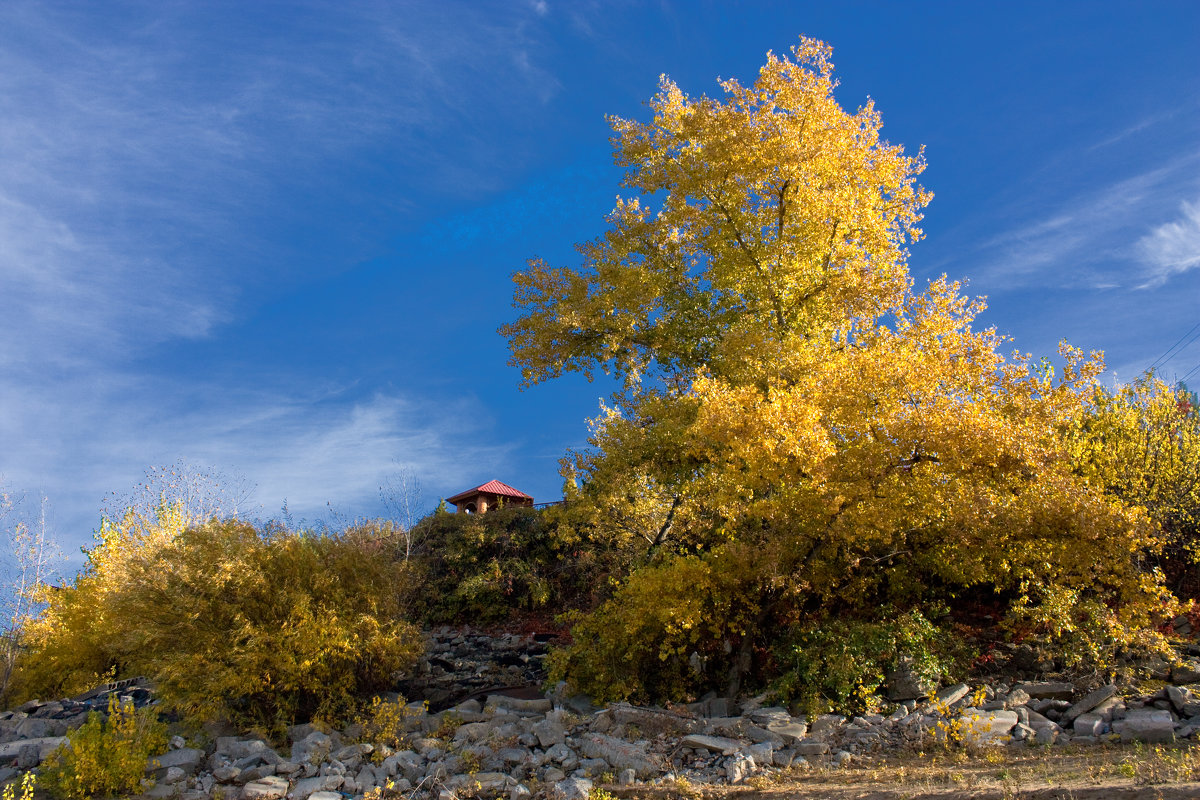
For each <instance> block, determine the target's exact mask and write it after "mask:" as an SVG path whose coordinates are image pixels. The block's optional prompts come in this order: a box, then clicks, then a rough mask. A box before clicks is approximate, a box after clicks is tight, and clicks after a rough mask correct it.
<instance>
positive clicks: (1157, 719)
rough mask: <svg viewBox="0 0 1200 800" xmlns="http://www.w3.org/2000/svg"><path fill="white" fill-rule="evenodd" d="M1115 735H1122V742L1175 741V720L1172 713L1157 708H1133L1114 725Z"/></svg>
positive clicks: (1152, 742)
mask: <svg viewBox="0 0 1200 800" xmlns="http://www.w3.org/2000/svg"><path fill="white" fill-rule="evenodd" d="M1112 729H1113V733H1119V734H1120V735H1121V741H1122V742H1132V741H1139V742H1146V743H1148V744H1157V743H1160V742H1173V741H1175V720H1174V719H1172V718H1171V712H1170V711H1164V710H1162V709H1157V708H1131V709H1130V710H1129V713H1128V714H1127V715H1126V716H1125V719H1122V720H1116V721H1114V722H1113V724H1112Z"/></svg>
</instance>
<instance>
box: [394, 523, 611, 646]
mask: <svg viewBox="0 0 1200 800" xmlns="http://www.w3.org/2000/svg"><path fill="white" fill-rule="evenodd" d="M412 538H413V540H414V541H416V542H418V543H419V546H418V548H417V549H416V552H415V554H414V555H413V557H412V559H411V560H410V562H409V563H410V566H411V568H412V569H413V570H414V572H415V573H416V574H415V576H414V582H413V584H412V586H413V587H414V589H415V591H413V593H412V603H413V606H414V609H416V608H420V610H421V612H422V615H423V616H424V617H425V618H426V619H428V620H430V621H436V622H449V621H469V622H477V621H484V622H494V621H498V620H501V619H506V618H509V617H510V616H512V615H513V614H514V613H522V612H538V611H546V610H551V611H554V612H558V611H561V610H563V609H564V608H570V607H576V606H577V605H578V604H581V603H582V604H585V605H590V598H591V595H592V594H593V593H594V592H595V591H596V590H597V589H600V590H602V589H603V588H604V587H605V586H606V584H607V581H606V575H607V571H608V569H609V568H610V567H609V566H608V565H607V564H606V560H605V556H604V553H603V552H602V551H601V550H598V549H596V548H595V547H594V546H592V545H591V544H590V543H589V542H587V541H585V540H583V539H581V538H580V537H578V536H570V537H568V536H564V535H563V532H562V530H561V525H560V512H559V511H558V510H557V509H554V508H551V509H546V510H539V509H532V508H519V507H508V508H499V509H494V510H492V511H489V512H488V513H486V514H450V513H446V512H445V511H438V512H435V513H434V514H431V515H430V516H428V517H426V518H425V519H423V520H421V521H420V522H418V523H417V525H416V526H415V527H414V529H413V535H412Z"/></svg>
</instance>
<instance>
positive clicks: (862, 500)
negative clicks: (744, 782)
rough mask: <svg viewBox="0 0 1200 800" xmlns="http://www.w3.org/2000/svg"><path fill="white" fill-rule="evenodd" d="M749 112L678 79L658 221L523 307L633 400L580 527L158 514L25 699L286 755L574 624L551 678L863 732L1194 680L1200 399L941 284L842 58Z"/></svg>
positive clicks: (54, 646)
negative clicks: (215, 725) (1188, 666)
mask: <svg viewBox="0 0 1200 800" xmlns="http://www.w3.org/2000/svg"><path fill="white" fill-rule="evenodd" d="M721 86H722V89H723V91H724V95H723V96H722V97H719V98H708V97H699V98H694V97H689V96H688V95H686V94H684V93H683V92H682V91H681V90H680V89H679V87H677V86H676V85H675V84H674V83H672V82H671V81H669V80H667V79H665V78H664V79H663V81H662V84H661V87H660V91H659V93H658V94H657V95H656V96H655V97H654V98H653V100H652V101H651V103H650V109H651V113H652V117H651V119H650V120H649V121H647V122H639V121H634V120H625V119H620V118H613V119H612V120H611V123H612V127H613V131H614V138H613V143H614V148H615V157H616V159H617V161H618V163H619V164H621V165H622V166H623V167H625V169H626V177H625V182H624V186H625V188H626V189H628V190H630V195H629V196H628V197H627V198H624V199H622V200H620V201H619V203H618V205H617V207H616V209H615V210H614V211H613V212H612V215H611V216H610V217H609V226H608V229H607V230H606V232H605V233H604V234H603V235H602V236H600V237H599V238H597V239H596V240H595V241H592V242H588V243H585V244H584V245H582V246H581V247H580V250H581V252H582V254H583V261H582V263H581V265H580V266H578V267H552V266H550V265H548V264H545V263H543V262H541V261H538V260H534V261H532V262H531V263H530V265H529V266H528V268H527V269H526V270H524V271H522V272H519V273H517V275H516V276H515V281H516V295H515V304H516V308H517V312H518V316H517V318H516V320H515V321H514V322H512V323H511V324H509V325H506V326H504V328H503V329H502V333H503V335H505V336H506V337H507V338H508V340H509V342H510V345H511V348H512V353H513V357H512V362H513V364H514V365H515V366H517V367H519V368H520V369H521V371H522V375H523V376H524V380H525V382H526V383H527V384H535V383H539V382H541V381H545V380H549V379H552V378H554V377H557V376H560V375H562V374H564V373H568V372H582V373H584V374H587V375H589V376H591V375H592V374H593V373H594V372H595V371H597V370H603V371H605V372H607V373H609V374H611V375H614V376H616V377H617V378H618V379H619V381H620V383H621V385H622V387H623V388H622V390H621V391H620V392H618V393H617V394H616V395H615V396H614V397H613V398H612V399H611V400H610V401H609V402H608V403H607V404H606V405H605V406H604V407H603V408H602V409H601V411H600V414H599V416H598V417H597V418H596V419H594V420H592V428H591V437H590V446H589V447H588V448H587V449H585V450H582V451H580V452H574V453H570V454H568V456H567V457H566V458H565V459H564V461H563V476H564V480H565V502H564V503H563V504H562V505H561V506H558V507H554V508H551V509H547V510H545V511H535V510H532V509H516V508H509V509H500V510H498V511H494V512H490V513H488V514H486V515H480V516H468V515H451V514H447V513H445V512H444V511H438V512H435V513H434V514H432V515H430V516H429V517H427V518H425V519H423V520H421V521H420V522H419V523H417V524H416V525H415V526H414V527H413V528H412V529H411V530H407V531H401V530H400V529H399V528H398V527H397V526H396V525H395V524H394V523H389V522H385V521H376V522H369V523H363V524H360V525H356V526H352V527H351V528H349V529H347V530H345V531H344V532H341V533H338V534H336V535H329V534H326V533H318V532H311V531H296V530H290V529H286V528H285V527H283V526H281V525H277V524H268V525H260V526H257V527H255V526H253V525H251V524H249V523H246V522H243V521H238V520H236V519H217V518H214V519H211V520H197V519H195V518H194V517H192V516H189V515H188V514H187V513H185V509H183V508H182V507H181V506H180V505H179V504H178V503H176V502H174V500H173V499H172V498H170V497H167V496H163V497H161V498H160V500H161V502H160V503H159V505H158V507H157V508H156V509H153V510H152V511H150V512H149V513H141V514H139V513H134V512H130V513H129V514H126V515H125V516H123V517H121V518H119V519H106V520H105V521H104V523H103V524H102V526H101V529H100V531H99V533H98V534H97V542H96V544H95V546H94V547H93V548H92V549H90V550H89V551H88V561H87V564H86V565H85V567H84V569H83V570H82V571H81V572H80V573H79V575H78V576H77V577H76V578H75V579H74V580H73V581H72V582H70V583H69V584H67V585H65V586H62V587H58V588H53V589H52V588H48V587H43V588H42V589H41V590H40V591H41V593H40V594H39V596H38V598H37V599H38V600H39V601H40V602H41V603H42V604H43V605H42V609H43V610H42V611H41V612H40V614H39V615H37V616H36V618H34V619H31V620H30V621H29V622H28V623H27V624H26V625H25V627H24V629H23V631H22V632H21V640H20V644H21V655H20V657H19V659H18V661H17V664H16V669H15V671H14V673H13V678H12V682H11V685H10V686H9V687H8V690H7V698H6V699H7V700H8V701H9V702H10V703H14V702H19V701H21V700H23V699H25V698H29V697H33V696H42V697H47V696H62V695H67V694H71V693H74V692H78V691H82V690H83V689H86V688H89V687H90V686H91V685H94V684H95V683H97V682H99V681H102V680H106V679H111V678H125V677H131V676H134V675H139V674H144V675H147V676H150V677H151V678H153V679H154V680H155V681H156V682H157V684H158V686H159V691H160V694H161V697H162V698H163V699H164V702H165V703H166V704H168V705H169V706H170V707H172V708H174V709H176V710H177V711H178V712H179V713H180V714H182V715H183V716H184V717H185V718H186V719H188V720H190V721H192V722H194V723H197V724H199V723H201V722H204V721H207V720H212V719H225V720H230V721H232V722H234V723H235V724H237V725H241V726H247V727H255V728H258V729H261V730H264V731H266V732H269V733H273V734H276V735H278V734H280V732H281V731H283V729H284V728H286V726H288V725H291V724H293V723H296V722H303V721H308V720H310V719H318V720H325V721H330V722H334V721H337V720H346V719H351V718H353V716H354V715H355V714H357V713H358V712H359V710H360V709H361V708H362V706H363V705H364V704H365V703H367V702H369V700H370V698H371V697H372V696H373V695H375V694H377V693H381V692H384V691H386V690H388V689H389V688H390V687H392V686H394V685H395V681H396V679H397V677H398V676H400V675H402V674H403V672H404V671H405V670H406V669H407V668H409V667H410V666H411V665H412V664H413V663H414V662H415V660H416V658H417V656H418V654H419V653H420V650H421V647H422V637H421V633H420V628H421V626H423V625H428V624H433V623H441V622H451V623H453V622H464V621H467V622H472V623H478V622H504V621H512V620H516V619H522V618H528V617H530V616H533V617H536V618H538V619H541V620H546V619H551V618H554V617H558V619H559V621H560V623H561V624H562V625H564V626H568V627H569V628H570V639H569V641H568V643H567V644H565V645H564V646H563V647H562V648H560V649H559V650H558V651H557V652H556V653H555V655H554V656H553V663H554V667H553V675H552V679H554V680H557V679H562V680H566V681H568V682H569V683H570V684H572V685H573V686H574V687H576V688H577V689H579V690H581V691H583V692H586V693H588V694H590V695H591V696H593V697H594V698H597V699H605V700H608V699H632V700H635V701H641V702H662V701H686V700H692V699H695V698H697V697H700V696H702V695H704V694H706V693H709V692H714V693H716V694H718V695H735V694H737V693H739V692H740V693H745V692H747V691H754V692H758V691H762V690H769V691H771V692H773V693H774V694H775V695H776V696H777V697H778V699H779V700H781V701H783V702H787V703H792V704H797V705H801V706H804V707H806V708H810V709H823V708H838V709H847V710H853V711H860V710H863V709H867V708H870V707H872V706H874V705H877V704H878V703H879V702H880V700H879V696H878V691H879V690H880V689H881V687H882V686H883V685H884V682H885V679H886V678H887V676H888V675H889V674H893V673H895V672H896V671H898V670H905V671H907V672H909V673H911V674H912V675H914V676H915V677H916V678H918V679H921V680H924V681H927V682H931V683H936V682H937V681H939V680H947V679H949V678H950V677H952V676H954V675H956V674H958V673H961V672H964V671H966V670H968V669H969V668H970V667H971V666H972V664H973V662H974V661H975V659H976V658H977V657H980V656H984V657H986V652H985V651H986V647H987V644H988V642H989V641H991V640H994V639H996V638H998V637H1008V638H1015V639H1021V640H1022V641H1025V642H1030V643H1033V644H1036V645H1037V646H1038V647H1041V648H1044V649H1045V650H1046V652H1049V653H1051V654H1052V657H1053V658H1054V659H1056V660H1057V663H1059V664H1060V665H1062V666H1064V667H1067V668H1076V669H1080V670H1088V671H1101V672H1103V671H1105V670H1107V669H1110V668H1111V667H1112V666H1113V665H1115V664H1116V662H1117V657H1118V656H1120V655H1122V654H1125V653H1129V652H1144V651H1155V652H1161V653H1168V654H1169V649H1168V645H1169V642H1168V641H1167V639H1166V637H1165V635H1164V634H1163V633H1162V632H1161V630H1163V628H1162V625H1163V623H1164V622H1165V621H1166V620H1168V619H1170V618H1171V617H1172V616H1175V615H1176V614H1178V613H1180V612H1181V611H1184V610H1186V609H1187V604H1186V602H1183V601H1190V600H1191V599H1192V598H1193V596H1194V594H1195V591H1196V589H1197V568H1196V558H1195V555H1196V554H1195V548H1196V545H1197V542H1198V541H1200V537H1198V532H1200V531H1198V528H1197V525H1198V522H1200V417H1198V415H1197V412H1196V409H1195V408H1194V407H1193V406H1192V405H1191V404H1190V403H1188V402H1187V401H1186V399H1185V395H1184V394H1182V393H1177V392H1176V391H1175V390H1173V389H1171V388H1170V387H1167V386H1165V385H1164V384H1162V383H1161V382H1158V381H1156V380H1154V379H1153V377H1147V378H1146V379H1144V380H1142V381H1140V382H1138V383H1137V384H1135V385H1133V386H1129V387H1124V388H1121V389H1118V390H1116V391H1112V390H1108V389H1106V388H1104V387H1102V386H1101V385H1100V384H1099V383H1098V382H1097V378H1098V376H1099V375H1100V374H1101V372H1102V370H1103V363H1102V361H1101V358H1100V356H1099V355H1097V354H1091V355H1085V354H1084V353H1082V352H1080V351H1079V350H1076V349H1074V348H1071V347H1069V346H1066V345H1064V346H1063V348H1062V361H1061V363H1060V364H1058V365H1057V366H1055V365H1052V364H1050V363H1048V362H1034V361H1032V360H1031V359H1030V358H1029V357H1028V356H1025V355H1022V354H1019V353H1014V354H1004V353H1003V352H1002V348H1003V347H1004V344H1005V343H1004V340H1003V337H1001V336H1000V335H999V334H997V333H996V331H995V330H993V329H990V328H983V329H979V328H977V327H976V319H977V317H978V315H979V314H980V313H981V312H982V311H983V310H984V304H983V302H982V300H978V299H970V298H967V297H965V296H963V295H962V293H961V291H960V287H959V285H958V284H956V283H955V282H953V281H952V280H949V279H947V278H944V277H943V278H940V279H938V280H935V281H932V282H930V283H929V284H928V285H927V286H924V287H920V288H919V289H918V288H916V287H914V285H913V280H912V278H911V277H910V275H909V272H908V266H907V258H908V251H907V247H908V246H909V245H910V244H911V243H913V242H916V241H918V240H919V239H920V238H921V236H922V232H921V229H920V227H919V223H920V221H921V215H922V210H923V209H924V207H925V206H926V204H927V203H928V202H929V201H930V199H931V197H932V195H931V194H930V193H929V192H928V191H926V190H925V189H924V188H922V187H921V186H920V185H919V184H918V183H917V177H918V176H919V174H920V173H921V171H922V169H923V167H924V161H923V156H922V155H921V153H920V152H919V151H918V152H917V153H916V154H906V152H905V151H904V149H903V148H902V147H900V146H898V145H893V144H890V143H888V142H887V141H886V140H884V139H883V138H881V135H880V130H881V124H882V123H881V119H880V115H879V113H878V112H877V111H876V110H875V109H874V107H873V106H871V105H870V104H868V105H867V106H865V107H863V108H861V109H858V110H857V111H856V112H854V113H850V112H847V111H845V110H844V109H842V108H841V107H840V106H839V105H838V103H837V101H836V100H835V98H834V89H835V86H836V81H835V80H834V78H833V65H832V63H831V52H830V50H829V48H828V47H826V46H825V45H823V44H822V43H820V42H816V41H813V40H808V39H804V40H801V42H800V44H799V45H798V46H797V47H795V48H794V49H793V50H792V53H791V55H790V56H774V55H772V56H770V57H769V59H768V61H767V63H766V65H765V66H764V67H763V69H762V71H761V72H760V75H759V77H758V79H757V80H756V81H755V82H754V83H753V84H751V85H748V86H743V85H742V84H740V83H738V82H737V81H734V80H730V81H726V82H724V83H722V84H721ZM402 534H403V535H402ZM560 614H562V615H563V616H558V615H560Z"/></svg>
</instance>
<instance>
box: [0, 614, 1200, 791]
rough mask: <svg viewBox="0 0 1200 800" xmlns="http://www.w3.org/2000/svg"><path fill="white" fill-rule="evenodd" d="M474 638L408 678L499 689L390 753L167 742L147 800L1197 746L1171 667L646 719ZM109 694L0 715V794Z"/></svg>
mask: <svg viewBox="0 0 1200 800" xmlns="http://www.w3.org/2000/svg"><path fill="white" fill-rule="evenodd" d="M483 638H488V637H482V636H481V635H477V634H462V633H454V634H453V635H451V634H450V633H445V634H444V635H441V634H439V636H438V637H435V642H434V643H433V646H432V647H431V655H430V657H429V669H428V673H427V674H424V671H422V673H423V674H422V675H420V676H418V678H420V679H423V680H427V681H428V682H429V683H428V685H429V686H431V687H433V688H439V687H441V688H444V689H446V690H447V691H449V690H450V689H448V688H447V687H446V686H444V685H443V684H444V681H442V679H443V678H444V677H445V675H450V674H458V673H464V672H470V673H471V675H470V676H468V677H471V679H472V680H471V681H469V682H467V683H464V684H462V685H460V686H458V687H457V688H455V689H453V691H454V692H455V693H457V694H460V695H472V694H475V695H479V694H480V690H479V689H478V688H477V687H476V683H477V682H478V681H480V680H482V681H483V682H484V683H489V682H490V683H491V684H492V685H496V686H500V687H502V688H501V690H499V691H498V692H497V693H492V694H488V693H486V692H484V693H483V694H482V695H480V696H474V697H468V699H465V700H462V701H460V702H457V703H456V704H455V705H453V706H450V707H448V708H442V709H440V710H430V708H429V706H428V705H427V704H425V703H423V702H414V703H410V704H408V705H407V706H405V707H404V711H403V714H401V715H400V719H401V722H400V728H401V730H400V731H399V733H400V734H401V735H400V736H399V737H398V739H397V741H398V746H394V747H389V746H387V745H386V744H381V743H379V742H372V741H364V738H366V737H364V736H363V733H362V729H361V727H360V726H352V727H350V728H348V729H346V730H342V731H322V730H318V729H316V728H314V727H313V726H312V725H300V726H296V727H294V728H292V729H291V730H290V731H289V738H290V742H289V744H288V745H287V746H284V747H273V746H272V745H271V744H270V743H268V742H266V741H263V740H261V739H257V738H252V737H234V736H226V737H217V738H215V739H214V740H212V741H210V742H194V743H193V744H194V745H195V746H188V743H187V742H185V741H184V740H183V739H182V738H180V737H175V738H174V739H173V741H172V749H171V750H169V751H168V752H167V753H164V754H162V755H160V756H159V757H157V758H155V759H152V760H151V762H150V763H149V764H148V765H147V777H148V778H150V779H153V780H155V781H156V784H155V785H154V787H153V788H152V789H150V790H148V792H147V793H146V796H147V797H150V798H165V797H179V798H185V799H186V800H202V798H209V797H217V796H220V797H225V798H232V797H238V798H240V799H241V800H271V799H273V798H292V799H293V800H342V799H343V798H357V797H363V796H366V795H370V794H377V792H376V790H379V789H385V790H388V791H389V792H398V793H403V794H404V795H405V796H408V797H416V798H430V800H455V798H465V797H483V796H486V797H498V796H506V797H508V798H510V799H511V800H521V798H525V797H530V798H532V797H548V798H564V800H575V799H576V798H579V799H582V798H586V797H587V796H588V794H589V793H590V792H591V790H592V788H593V786H594V785H596V784H606V783H611V784H619V785H631V784H635V783H659V782H664V781H675V780H677V779H686V780H688V781H691V782H694V783H733V784H737V783H741V782H744V781H746V780H747V779H749V778H750V777H752V776H754V775H769V774H771V773H776V772H780V771H783V770H803V769H807V768H810V767H812V766H837V765H841V764H844V763H846V762H847V761H854V760H869V759H872V758H874V757H876V756H879V755H885V754H892V753H896V752H899V751H902V750H910V751H911V750H913V749H915V748H922V749H923V748H926V747H928V746H929V745H930V744H931V743H933V742H937V741H941V742H946V743H949V744H966V745H975V746H1010V747H1013V746H1019V747H1026V746H1030V745H1041V746H1058V745H1065V744H1071V745H1095V744H1100V743H1108V742H1114V743H1115V742H1131V741H1135V740H1137V741H1144V742H1170V741H1174V740H1177V739H1184V738H1189V737H1193V736H1194V735H1195V734H1196V732H1197V731H1198V730H1200V694H1196V693H1195V690H1196V687H1190V686H1188V685H1186V684H1191V683H1196V682H1200V664H1190V665H1184V666H1178V665H1177V666H1176V667H1175V669H1174V670H1173V671H1171V672H1170V673H1169V674H1168V677H1171V678H1173V679H1174V680H1175V683H1173V684H1171V685H1166V686H1165V687H1164V688H1162V689H1161V690H1158V691H1155V692H1154V693H1152V694H1149V695H1134V696H1128V697H1125V696H1122V693H1121V691H1120V690H1119V689H1118V687H1116V686H1112V685H1108V686H1102V687H1100V688H1097V689H1094V690H1092V691H1084V690H1083V689H1082V688H1080V687H1076V686H1074V685H1072V684H1070V683H1065V682H1049V681H1025V682H1019V683H1016V684H1014V685H1007V684H1004V683H996V684H994V685H990V686H988V685H985V686H979V687H971V686H968V685H966V684H961V685H958V686H953V687H948V688H943V689H941V690H939V691H937V692H935V693H932V694H931V696H929V697H925V698H919V699H913V700H907V701H905V702H902V703H899V704H897V705H896V706H895V707H894V709H893V710H892V711H891V713H889V714H887V715H878V714H875V715H865V716H861V717H854V718H850V719H847V718H845V717H841V716H835V715H823V716H818V717H815V718H812V719H808V718H806V717H803V716H795V715H793V714H791V713H790V712H789V710H788V709H786V708H782V707H766V706H764V699H763V698H757V699H751V700H745V701H742V702H735V701H732V700H728V699H725V698H717V697H713V698H709V699H706V700H704V701H703V702H700V703H694V704H691V705H688V706H682V707H677V708H670V709H661V708H643V707H637V706H631V705H627V704H620V703H618V704H613V705H610V706H608V707H606V708H596V707H594V706H592V705H591V703H590V702H589V701H588V700H587V699H586V698H583V697H578V696H575V697H572V696H569V695H568V694H567V693H566V691H565V687H563V686H559V687H558V688H557V689H556V690H555V691H554V692H551V693H550V694H549V695H548V696H536V697H521V696H516V697H514V696H512V694H523V692H520V691H516V692H513V691H511V690H512V688H513V687H521V686H523V684H522V681H524V680H525V679H527V677H528V676H529V675H530V674H533V673H536V671H537V669H539V668H540V659H539V658H538V657H537V656H536V655H535V656H530V657H528V658H527V659H524V660H520V659H519V660H517V661H514V660H512V659H508V660H509V661H510V662H511V663H498V664H495V665H493V667H491V668H489V667H468V666H467V665H468V664H475V663H476V662H475V660H474V658H475V655H476V654H477V653H479V652H482V651H483V650H490V651H491V652H500V653H515V652H517V651H519V650H521V648H522V647H525V648H528V649H531V650H533V651H535V653H536V652H542V648H541V646H540V644H539V643H537V642H535V641H533V640H532V639H529V638H525V639H522V638H521V637H491V638H492V641H491V642H483V641H481V639H483ZM460 639H461V641H459V640H460ZM446 647H449V649H446ZM526 655H528V653H526ZM531 664H532V665H531ZM438 670H440V671H441V673H444V674H436V673H437V671H438ZM498 678H502V680H501V679H498ZM518 679H519V680H518ZM1177 684H1178V685H1177ZM114 693H118V694H120V693H124V694H125V695H126V696H130V697H131V699H134V700H135V702H137V701H138V699H139V698H140V701H141V702H145V701H146V699H147V698H148V697H149V692H148V690H147V688H146V687H144V686H132V687H131V686H123V687H106V688H103V689H101V690H99V691H98V692H97V693H91V694H92V696H91V697H90V698H89V699H87V700H79V699H76V700H75V701H69V702H58V703H48V704H39V705H28V706H26V707H23V708H22V709H20V710H18V711H15V712H7V713H5V714H4V715H0V740H3V744H0V763H3V764H5V766H4V767H3V768H2V769H0V780H12V779H14V778H16V777H18V775H19V773H20V772H21V771H23V770H28V769H33V768H36V766H37V763H38V762H40V760H41V759H42V758H44V757H45V756H46V755H47V754H48V753H49V752H51V751H52V750H53V749H54V748H55V747H57V746H58V745H59V744H60V743H62V741H63V738H62V737H63V735H64V734H66V733H67V729H68V728H70V727H71V726H72V725H74V724H78V723H79V722H82V719H81V718H80V715H81V714H85V713H86V710H84V709H83V707H82V706H81V705H77V704H79V703H90V705H89V706H88V709H94V708H98V707H99V706H101V705H102V704H101V702H100V701H101V700H104V701H105V703H104V704H105V705H106V702H107V696H108V695H111V694H114ZM524 694H528V692H524ZM135 695H136V697H135ZM64 715H69V716H64Z"/></svg>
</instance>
